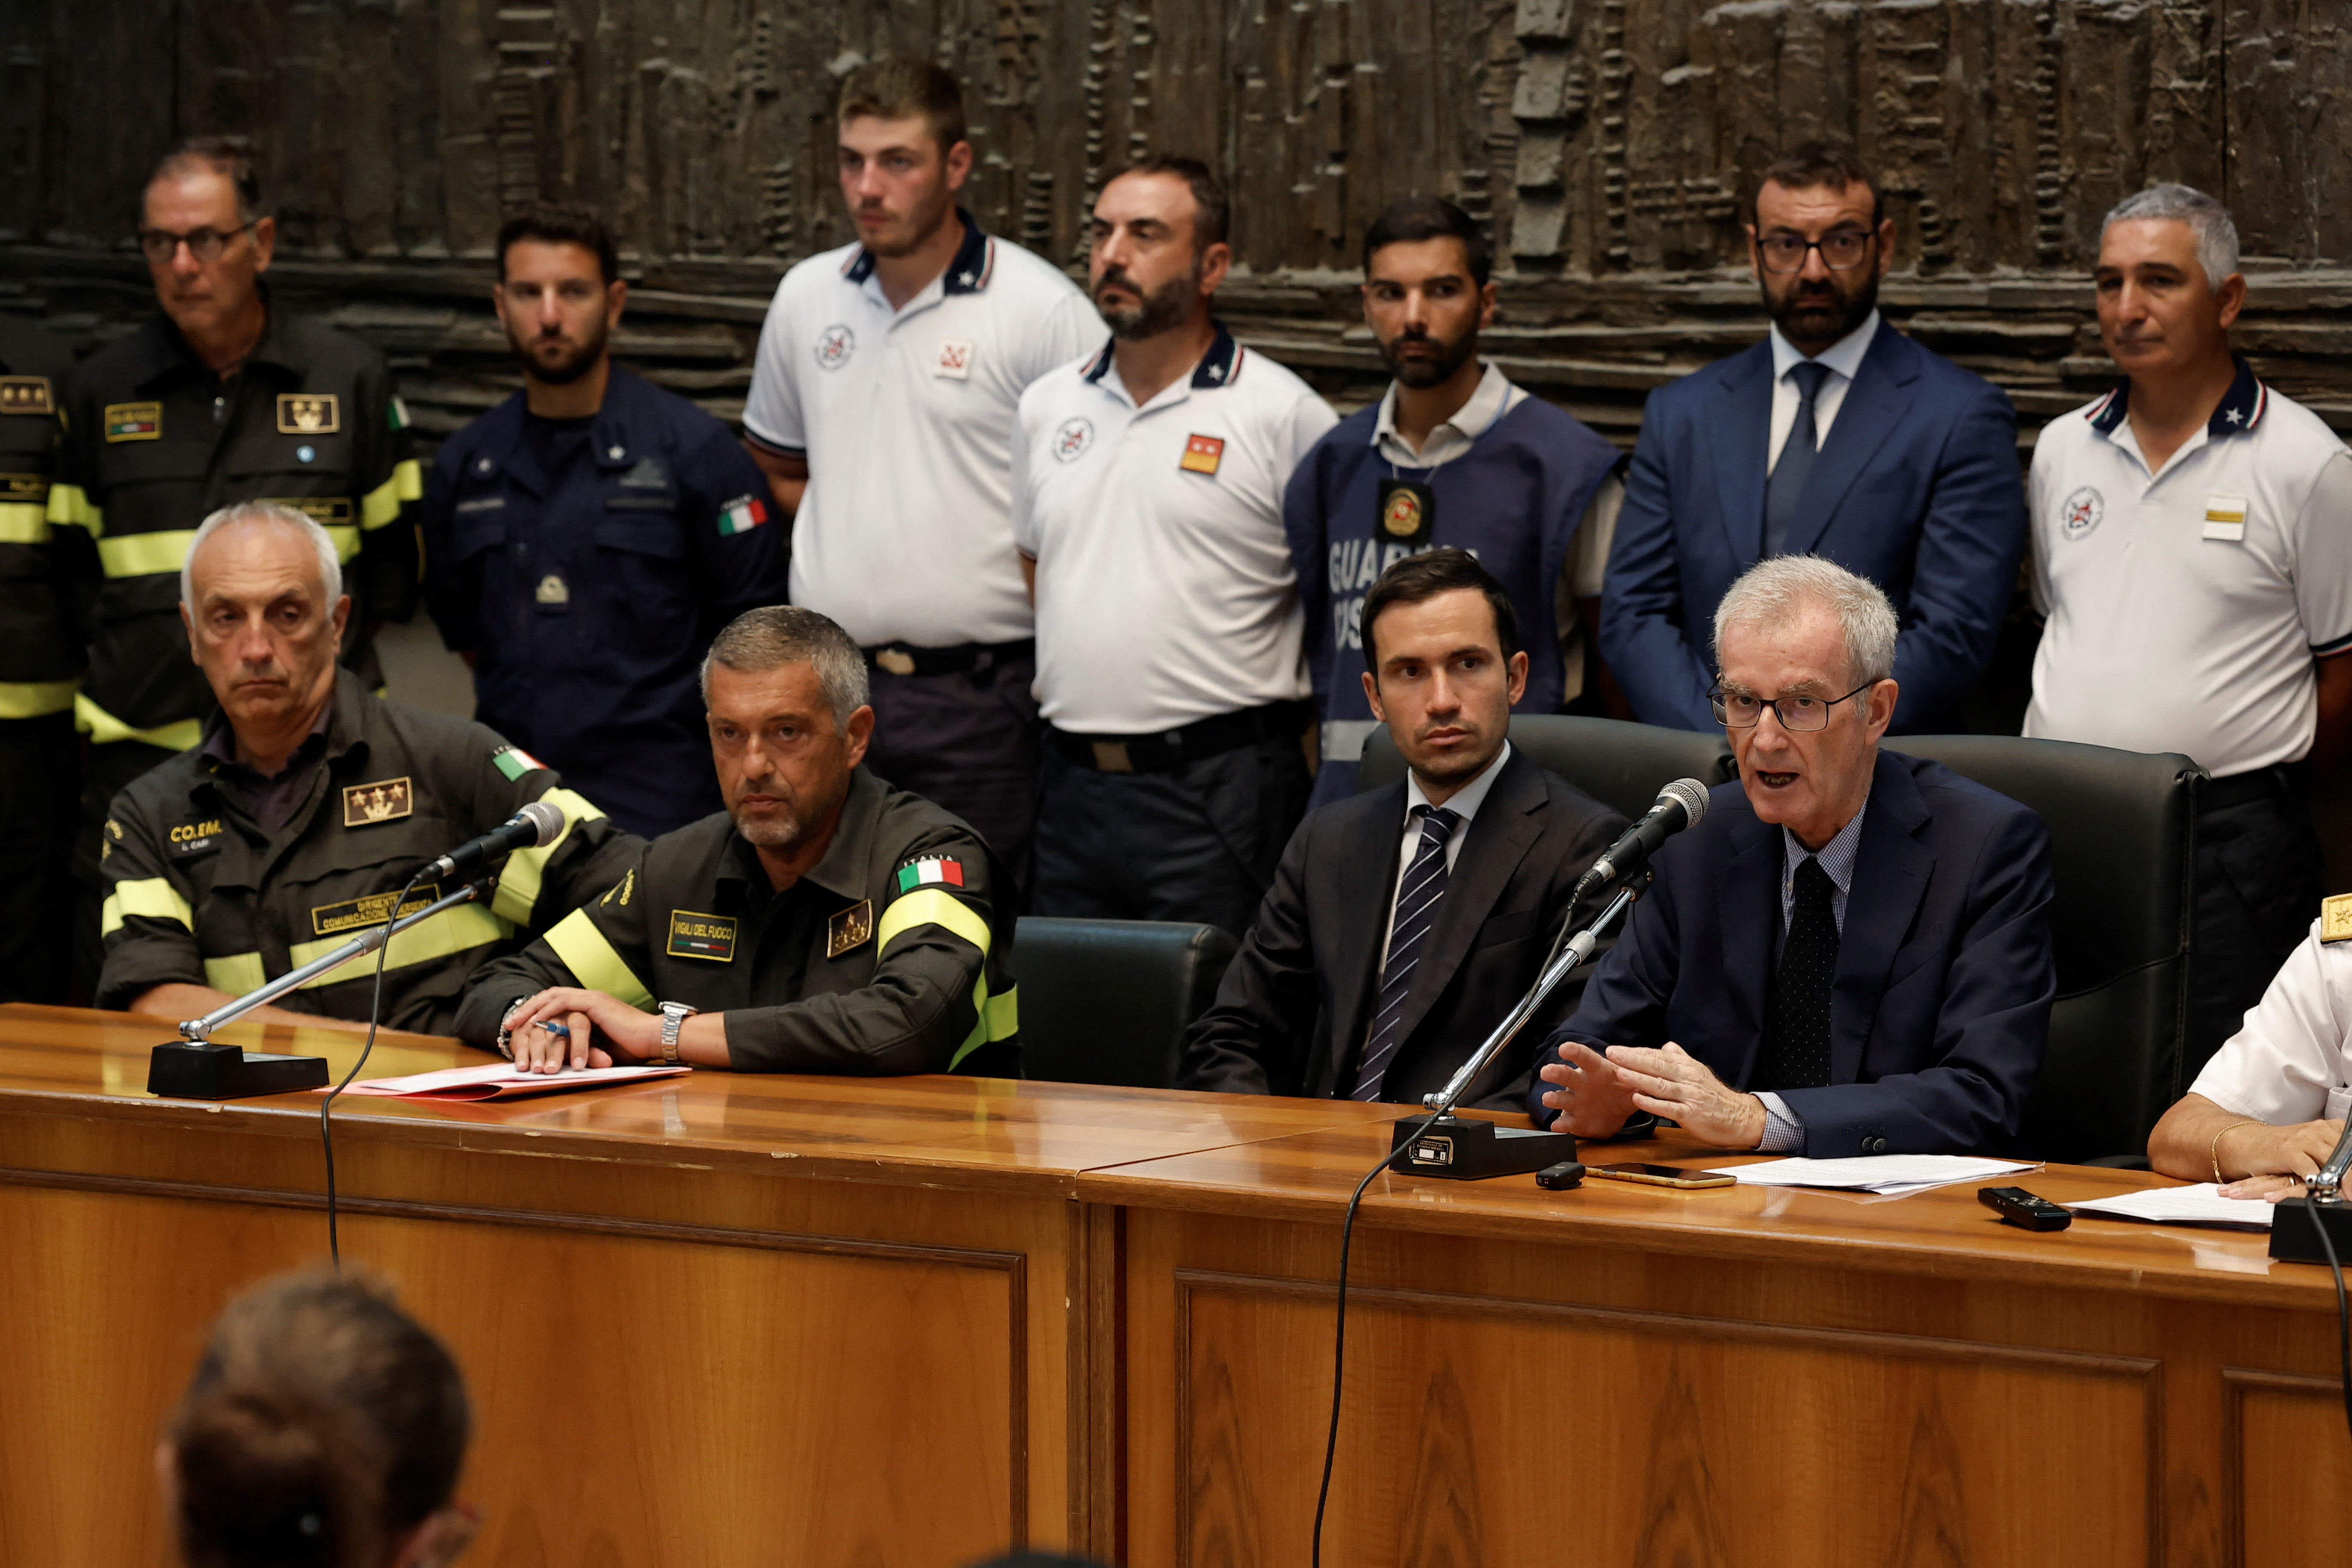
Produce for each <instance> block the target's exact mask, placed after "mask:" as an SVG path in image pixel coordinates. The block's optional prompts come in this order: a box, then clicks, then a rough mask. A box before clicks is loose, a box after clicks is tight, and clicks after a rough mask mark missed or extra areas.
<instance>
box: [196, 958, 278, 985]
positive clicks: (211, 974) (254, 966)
mask: <svg viewBox="0 0 2352 1568" xmlns="http://www.w3.org/2000/svg"><path fill="white" fill-rule="evenodd" d="M268 978H269V973H268V971H267V970H265V969H263V968H262V967H261V954H259V953H257V952H239V953H234V954H232V955H231V956H229V957H227V958H207V959H205V984H207V985H209V986H211V987H212V988H213V989H214V990H215V991H226V992H227V993H228V994H230V995H232V996H242V995H244V994H246V993H247V992H248V991H258V990H260V989H261V984H262V982H264V981H266V980H268Z"/></svg>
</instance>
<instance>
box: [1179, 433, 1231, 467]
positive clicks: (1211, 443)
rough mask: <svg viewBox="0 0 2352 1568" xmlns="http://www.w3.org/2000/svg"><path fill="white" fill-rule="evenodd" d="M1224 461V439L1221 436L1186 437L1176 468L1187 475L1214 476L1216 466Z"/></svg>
mask: <svg viewBox="0 0 2352 1568" xmlns="http://www.w3.org/2000/svg"><path fill="white" fill-rule="evenodd" d="M1224 460H1225V438H1224V437H1222V436H1187V437H1184V456H1183V457H1182V458H1179V459H1178V460H1177V464H1176V466H1177V467H1178V468H1181V469H1183V470H1184V471H1185V472H1186V473H1188V474H1214V473H1215V472H1216V471H1217V465H1218V464H1219V463H1222V462H1223V461H1224Z"/></svg>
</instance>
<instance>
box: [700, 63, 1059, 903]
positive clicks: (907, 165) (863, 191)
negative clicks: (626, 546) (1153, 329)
mask: <svg viewBox="0 0 2352 1568" xmlns="http://www.w3.org/2000/svg"><path fill="white" fill-rule="evenodd" d="M839 121H840V130H839V142H840V157H841V193H842V196H843V199H844V200H845V202H846V203H847V204H848V206H849V213H850V216H851V218H852V219H853V220H854V221H855V223H856V226H857V232H858V235H859V237H860V240H861V243H859V244H856V245H849V246H845V247H841V248H840V249H838V250H831V251H826V252H824V253H823V254H821V255H817V256H812V257H810V258H808V259H807V260H805V261H803V262H802V263H801V264H800V265H798V266H797V267H794V268H793V269H792V270H791V271H790V272H788V273H786V274H785V275H784V279H783V282H782V284H781V285H779V286H778V288H777V289H776V298H775V303H774V304H773V305H772V306H771V307H770V308H769V311H768V321H767V325H766V327H765V328H764V329H763V330H762V331H761V334H760V353H759V361H758V364H757V367H756V368H755V370H754V371H753V373H752V380H751V400H750V401H749V403H748V404H746V405H745V407H744V410H743V428H744V433H745V437H746V441H745V444H746V445H747V446H748V447H750V448H751V455H752V457H753V458H755V459H757V460H758V462H759V464H760V466H761V468H764V469H765V470H766V471H767V474H768V479H769V484H770V488H771V489H772V490H773V492H774V495H775V499H776V503H777V506H778V507H779V508H780V509H781V510H782V511H783V512H784V513H785V515H787V516H790V517H791V518H792V519H793V532H792V549H793V561H792V599H793V603H794V604H796V605H806V606H807V607H809V608H811V609H814V610H816V611H818V612H820V613H821V614H823V615H824V616H829V617H830V618H831V619H833V620H834V621H835V622H837V623H838V624H839V625H840V626H842V627H843V628H844V629H845V630H846V631H847V632H848V633H849V635H850V636H851V637H855V638H856V639H857V642H858V643H859V645H860V646H861V647H864V648H865V650H866V662H867V664H868V666H869V667H870V668H871V670H872V672H873V706H874V715H875V724H874V742H873V745H872V748H871V750H870V751H869V752H867V754H866V762H867V763H868V765H869V766H871V767H872V768H873V770H874V771H875V772H876V773H879V774H880V775H881V776H883V777H884V778H887V779H888V780H889V781H890V782H891V783H892V784H897V785H898V787H900V788H901V789H908V790H912V791H914V792H915V793H916V794H918V795H925V796H928V797H929V798H930V799H932V800H935V801H937V802H938V803H939V804H940V805H944V806H945V807H947V808H948V810H950V811H951V812H953V813H954V814H955V815H957V816H961V817H962V818H963V819H964V820H965V821H966V822H969V823H970V824H971V826H974V827H976V828H978V829H979V830H980V832H981V835H982V837H984V838H986V839H987V840H988V843H989V847H991V848H992V849H994V850H995V851H996V852H997V855H998V856H999V858H1002V859H1003V861H1004V863H1005V864H1006V865H1007V866H1008V867H1010V868H1013V872H1014V875H1015V876H1016V877H1019V878H1022V879H1024V880H1025V879H1026V878H1027V875H1028V862H1029V837H1030V833H1031V831H1032V827H1033V824H1034V810H1035V803H1036V792H1037V709H1036V703H1035V700H1034V698H1033V697H1032V696H1031V694H1030V685H1031V681H1032V679H1034V675H1035V673H1036V669H1035V645H1034V641H1033V640H1032V639H1033V637H1034V631H1033V621H1032V618H1031V615H1030V610H1029V601H1028V597H1027V595H1026V594H1025V593H1024V589H1023V583H1022V575H1021V567H1020V563H1019V558H1018V557H1017V556H1016V555H1015V554H1014V553H1013V537H1012V533H1011V531H1010V528H1009V526H1008V524H1007V521H1006V509H1007V507H1008V505H1009V503H1010V500H1011V496H1012V476H1011V472H1010V468H1009V462H1010V457H1009V454H1010V451H1011V448H1012V444H1013V411H1014V409H1015V407H1016V406H1017V405H1018V404H1019V402H1020V398H1021V392H1022V389H1023V388H1024V387H1025V386H1027V385H1028V384H1030V383H1031V382H1032V381H1034V380H1035V379H1036V378H1037V377H1038V376H1039V375H1041V374H1044V373H1045V371H1047V370H1049V369H1051V368H1052V367H1054V366H1055V365H1057V364H1062V363H1066V362H1067V361H1069V360H1072V359H1075V358H1076V357H1077V356H1078V355H1080V354H1082V353H1086V352H1087V350H1089V349H1091V348H1093V347H1094V346H1095V345H1096V344H1097V343H1098V342H1101V341H1102V331H1103V326H1102V321H1101V318H1099V317H1097V315H1096V314H1095V312H1094V308H1093V307H1092V306H1091V305H1089V304H1088V303H1087V298H1086V296H1085V295H1084V294H1083V293H1081V292H1080V291H1079V290H1078V288H1077V286H1076V284H1074V283H1072V282H1071V281H1070V279H1067V278H1066V277H1064V276H1063V275H1062V274H1061V273H1060V272H1059V271H1058V270H1056V269H1055V268H1054V267H1053V266H1052V265H1051V264H1050V263H1048V262H1046V261H1045V259H1043V258H1040V257H1037V256H1035V255H1033V254H1032V253H1030V252H1029V251H1026V250H1024V249H1022V248H1021V247H1019V246H1016V245H1013V244H1010V243H1008V242H1007V241H1005V240H1003V239H1000V238H997V237H993V236H992V235H988V234H984V233H982V230H981V227H980V225H979V224H978V223H976V222H974V221H973V219H972V217H971V214H970V213H967V212H965V211H963V210H962V209H961V208H960V207H958V206H957V205H956V193H957V192H959V191H961V189H962V188H963V185H964V182H965V180H966V179H967V178H968V177H969V176H970V174H971V163H972V151H971V142H967V141H966V140H965V139H964V117H963V96H962V93H961V90H960V89H958V88H957V86H956V81H955V79H954V78H953V77H951V76H950V75H949V74H948V73H947V72H945V71H943V70H941V69H940V68H939V67H937V66H935V65H932V64H930V63H929V62H928V61H925V60H914V59H900V60H889V61H885V62H883V63H880V64H877V65H873V66H867V67H864V68H860V69H858V70H856V71H854V72H852V73H851V74H850V77H849V79H847V80H846V81H845V82H844V83H843V85H842V92H841V102H840V110H839Z"/></svg>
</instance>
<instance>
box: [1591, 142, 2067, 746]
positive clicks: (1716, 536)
mask: <svg viewBox="0 0 2352 1568" xmlns="http://www.w3.org/2000/svg"><path fill="white" fill-rule="evenodd" d="M1894 249H1895V224H1894V221H1893V220H1892V219H1890V218H1888V217H1887V216H1886V215H1885V204H1884V202H1883V201H1882V200H1881V199H1880V196H1879V194H1878V190H1877V183H1876V182H1875V181H1874V179H1873V178H1872V176H1871V174H1870V172H1869V171H1868V170H1867V169H1865V168H1864V166H1863V164H1862V162H1861V160H1860V159H1859V158H1858V157H1857V156H1856V155H1855V154H1854V153H1853V149H1852V148H1850V147H1845V146H1843V145H1839V144H1836V143H1832V142H1808V143H1806V144H1805V145H1803V146H1801V147H1798V148H1796V149H1794V150H1793V151H1791V152H1790V153H1787V154H1785V155H1783V156H1782V157H1781V158H1780V160H1779V161H1778V162H1777V163H1774V164H1773V165H1772V166H1771V167H1770V168H1769V170H1767V171H1766V172H1765V175H1764V183H1763V184H1762V186H1761V187H1760V188H1759V191H1758V192H1757V196H1756V221H1755V223H1753V224H1752V225H1750V226H1748V260H1749V265H1750V266H1751V267H1752V268H1754V269H1755V272H1756V276H1757V278H1758V279H1759V281H1760V282H1761V283H1762V285H1763V289H1764V303H1765V304H1766V306H1767V307H1768V308H1769V310H1771V312H1772V333H1771V337H1770V339H1769V341H1768V342H1761V343H1759V344H1757V345H1756V346H1755V347H1754V348H1751V349H1747V350H1743V351H1742V352H1741V353H1737V354H1734V355H1732V356H1731V357H1730V358H1729V359H1727V360H1723V361H1720V362H1718V363H1715V364H1712V365H1709V366H1708V367H1707V368H1706V369H1705V370H1702V371H1698V372H1696V374H1691V375H1687V376H1685V377H1684V378H1683V379H1682V380H1680V381H1677V382H1675V383H1674V384H1671V385H1668V386H1663V387H1660V388H1659V389H1658V390H1657V391H1656V392H1655V393H1654V394H1652V395H1651V397H1650V401H1649V406H1648V409H1647V410H1646V412H1644V414H1643V416H1642V437H1641V440H1640V442H1639V443H1638V444H1637V445H1636V446H1635V447H1634V448H1633V468H1632V469H1631V471H1630V472H1629V473H1628V475H1627V477H1626V480H1625V504H1624V509H1623V510H1622V512H1621V513H1620V515H1619V518H1618V522H1617V538H1616V543H1615V546H1614V547H1613V549H1612V552H1611V553H1610V557H1609V571H1608V576H1607V580H1606V583H1605V585H1604V587H1603V589H1602V594H1601V655H1602V657H1603V658H1606V659H1607V660H1608V663H1609V668H1611V669H1612V670H1613V671H1615V672H1616V675H1617V679H1618V681H1619V683H1620V684H1621V685H1622V687H1623V688H1624V690H1625V694H1626V696H1627V697H1628V698H1629V699H1630V700H1632V702H1633V712H1634V715H1635V717H1637V718H1639V719H1640V720H1641V721H1643V723H1647V724H1665V725H1670V726H1673V727H1675V728H1676V729H1683V730H1705V729H1708V728H1711V727H1712V722H1713V721H1712V717H1711V715H1710V713H1709V710H1708V707H1707V698H1706V691H1707V684H1708V681H1709V679H1710V678H1711V676H1712V673H1713V671H1712V668H1711V667H1710V666H1709V665H1708V663H1707V660H1706V627H1707V625H1708V620H1709V617H1710V616H1713V615H1714V613H1715V605H1716V601H1717V600H1718V599H1720V598H1721V597H1722V596H1723V591H1724V590H1725V589H1726V588H1727V587H1729V586H1730V585H1731V581H1732V579H1733V578H1735V577H1737V576H1738V575H1739V574H1741V573H1742V572H1745V571H1746V570H1748V567H1750V566H1753V565H1754V564H1756V563H1757V562H1759V561H1761V560H1765V559H1767V558H1769V557H1771V556H1775V555H1783V554H1786V555H1804V554H1813V555H1820V556H1823V557H1825V558H1827V559H1829V560H1832V561H1834V562H1836V563H1838V564H1840V565H1842V566H1844V567H1846V568H1847V569H1848V570H1850V571H1853V572H1858V573H1860V574H1862V575H1864V576H1865V577H1867V578H1869V579H1870V580H1871V581H1872V582H1874V583H1876V584H1878V585H1879V586H1880V587H1881V588H1884V589H1885V591H1886V595H1887V597H1888V598H1890V599H1891V600H1893V601H1894V604H1895V614H1896V615H1897V616H1899V617H1900V618H1901V626H1902V634H1901V636H1900V637H1899V638H1898V639H1897V640H1896V643H1895V679H1896V680H1897V681H1898V682H1899V683H1900V685H1901V688H1902V693H1903V695H1902V699H1901V700H1900V701H1899V702H1898V703H1897V705H1896V707H1895V717H1894V720H1893V723H1892V728H1893V729H1894V730H1895V732H1896V733H1898V734H1900V733H1905V732H1909V733H1921V732H1926V731H1937V730H1951V729H1957V728H1958V727H1959V726H1958V700H1959V699H1960V697H1961V695H1962V694H1963V693H1965V692H1966V691H1967V690H1968V689H1969V687H1970V686H1971V685H1972V684H1973V683H1974V682H1975V681H1976V679H1977V678H1978V677H1979V675H1981V674H1982V673H1983V672H1984V669H1985V667H1986V665H1987V664H1988V663H1989V662H1990V659H1991V658H1992V649H1993V637H1994V634H1995V633H1996V632H1997V631H1998V630H1999V628H2000V622H2001V618H2002V616H2004V615H2005V614H2006V613H2007V612H2008V608H2009V602H2010V595H2011V590H2012V589H2013V588H2014V587H2015V585H2016V582H2017V563H2018V558H2019V556H2020V554H2021V552H2022V551H2023V549H2024V545H2025V503H2024V489H2023V484H2022V480H2021V477H2020V473H2019V464H2018V457H2017V416H2016V413H2015V412H2014V411H2013V410H2012V409H2011V407H2010V404H2009V399H2008V398H2007V397H2006V396H2004V395H2002V394H2001V393H2000V391H1999V390H1998V389H1997V388H1995V387H1993V386H1991V385H1990V384H1987V383H1986V382H1984V381H1983V380H1981V379H1979V377H1977V376H1975V375H1972V374H1969V372H1967V371H1964V370H1962V369H1960V368H1959V367H1958V365H1955V364H1953V363H1951V362H1949V361H1948V360H1945V359H1943V358H1940V357H1939V356H1937V355H1936V354H1933V353H1928V352H1927V350H1926V349H1924V348H1921V347H1920V346H1919V345H1918V344H1916V343H1915V342H1912V341H1911V340H1910V339H1908V338H1906V337H1905V336H1904V335H1903V334H1902V333H1900V332H1898V331H1895V330H1894V329H1893V328H1891V327H1889V326H1887V325H1886V324H1885V322H1884V321H1881V320H1880V318H1879V314H1878V280H1879V279H1880V278H1881V277H1883V276H1885V272H1886V269H1887V267H1888V266H1889V264H1890V263H1891V262H1892V261H1893V260H1894Z"/></svg>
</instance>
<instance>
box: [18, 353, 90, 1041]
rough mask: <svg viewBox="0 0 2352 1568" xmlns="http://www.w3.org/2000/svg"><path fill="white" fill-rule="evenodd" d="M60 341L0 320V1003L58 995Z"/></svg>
mask: <svg viewBox="0 0 2352 1568" xmlns="http://www.w3.org/2000/svg"><path fill="white" fill-rule="evenodd" d="M72 368H73V351H72V350H70V349H68V347H67V346H66V344H65V341H64V340H63V339H61V338H58V337H55V336H52V335H51V334H50V333H47V332H45V331H41V330H40V329H38V328H37V327H33V326H29V325H27V324H26V323H25V322H22V321H13V320H4V319H0V1002H62V1001H64V1000H65V999H66V966H65V962H64V961H65V957H66V946H65V941H64V938H65V926H64V923H63V922H62V921H59V920H58V918H57V911H58V910H61V909H63V908H65V907H66V905H67V903H68V899H69V896H70V895H69V894H68V890H67V889H68V884H67V880H66V856H65V847H66V843H67V841H68V838H69V837H71V835H72V833H73V817H74V791H75V787H76V785H77V784H79V780H80V774H81V744H80V742H78V741H76V740H75V739H74V732H73V699H74V677H75V676H76V675H78V674H79V673H80V671H81V661H82V639H81V636H80V633H79V631H78V630H77V628H76V626H75V625H74V616H73V610H72V601H71V596H70V595H69V594H68V591H67V586H66V584H65V581H64V579H63V578H62V577H61V576H60V575H59V574H58V563H57V557H56V552H55V551H54V550H53V549H51V547H50V543H49V520H48V499H49V483H50V481H51V480H52V479H55V478H56V476H57V464H58V436H59V434H60V429H61V427H60V426H59V425H58V408H59V407H60V406H61V405H62V403H63V398H64V394H65V385H66V373H67V372H68V371H69V370H71V369H72Z"/></svg>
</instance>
